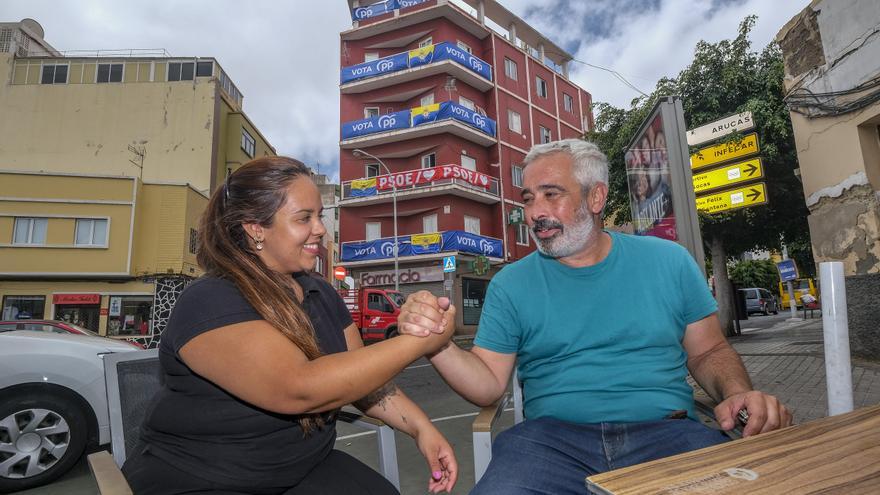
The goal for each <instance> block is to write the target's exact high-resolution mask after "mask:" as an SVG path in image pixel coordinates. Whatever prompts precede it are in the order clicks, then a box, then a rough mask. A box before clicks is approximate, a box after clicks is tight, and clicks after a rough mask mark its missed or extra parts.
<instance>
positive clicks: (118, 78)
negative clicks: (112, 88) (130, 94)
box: [95, 64, 123, 83]
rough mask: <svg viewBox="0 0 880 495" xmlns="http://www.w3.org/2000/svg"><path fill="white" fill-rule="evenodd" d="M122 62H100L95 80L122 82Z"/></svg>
mask: <svg viewBox="0 0 880 495" xmlns="http://www.w3.org/2000/svg"><path fill="white" fill-rule="evenodd" d="M122 68H123V65H122V64H98V76H97V79H95V82H99V83H113V82H122Z"/></svg>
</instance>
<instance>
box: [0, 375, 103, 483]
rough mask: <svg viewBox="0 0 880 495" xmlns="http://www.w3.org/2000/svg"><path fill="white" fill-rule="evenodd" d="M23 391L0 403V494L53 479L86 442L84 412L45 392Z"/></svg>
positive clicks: (64, 399) (68, 466) (74, 405)
mask: <svg viewBox="0 0 880 495" xmlns="http://www.w3.org/2000/svg"><path fill="white" fill-rule="evenodd" d="M23 395H24V397H20V398H18V397H17V398H13V399H9V400H6V401H4V403H3V404H2V406H0V492H8V491H17V490H24V489H27V488H31V487H35V486H40V485H44V484H46V483H49V482H50V481H53V480H55V479H56V478H58V477H59V476H61V475H62V474H64V473H66V472H67V471H68V470H69V469H70V468H71V467H73V465H74V464H75V463H76V462H77V460H78V459H79V457H80V455H82V453H83V450H84V449H85V446H86V436H87V431H86V430H87V428H88V427H87V422H86V415H85V413H84V412H83V410H82V409H81V408H80V406H79V405H77V404H76V403H74V402H73V401H71V400H69V399H66V398H63V397H59V396H55V395H51V394H47V393H41V392H37V393H25V394H23Z"/></svg>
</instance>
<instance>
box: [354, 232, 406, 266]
mask: <svg viewBox="0 0 880 495" xmlns="http://www.w3.org/2000/svg"><path fill="white" fill-rule="evenodd" d="M397 250H398V254H399V255H400V256H411V255H412V245H411V244H410V240H409V236H408V235H407V236H400V237H398V238H397ZM393 257H394V238H393V237H386V238H383V239H376V240H375V241H362V242H344V243H342V261H365V260H381V259H386V258H393Z"/></svg>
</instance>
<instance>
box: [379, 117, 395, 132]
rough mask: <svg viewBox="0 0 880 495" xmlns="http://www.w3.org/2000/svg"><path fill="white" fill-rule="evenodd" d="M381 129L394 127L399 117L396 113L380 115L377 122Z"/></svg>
mask: <svg viewBox="0 0 880 495" xmlns="http://www.w3.org/2000/svg"><path fill="white" fill-rule="evenodd" d="M377 124H378V126H379V128H380V129H388V128H390V127H394V125H395V124H397V117H395V116H394V115H383V116H381V117H379V121H378V122H377Z"/></svg>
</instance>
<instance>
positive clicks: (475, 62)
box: [469, 57, 483, 71]
mask: <svg viewBox="0 0 880 495" xmlns="http://www.w3.org/2000/svg"><path fill="white" fill-rule="evenodd" d="M469 62H470V64H471V69H474V70H476V71H480V70H483V63H482V62H480V61H479V60H477V58H476V57H471V59H470V60H469Z"/></svg>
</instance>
